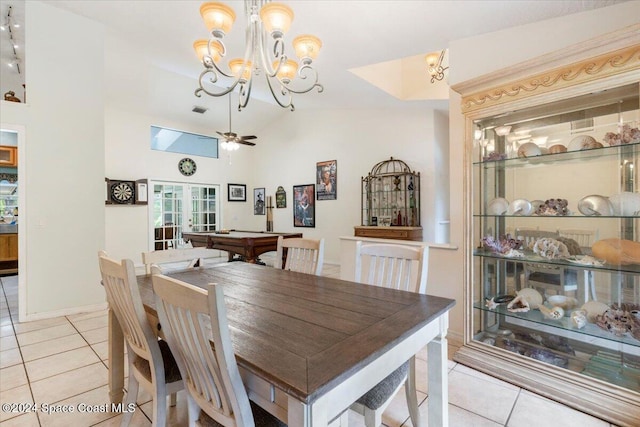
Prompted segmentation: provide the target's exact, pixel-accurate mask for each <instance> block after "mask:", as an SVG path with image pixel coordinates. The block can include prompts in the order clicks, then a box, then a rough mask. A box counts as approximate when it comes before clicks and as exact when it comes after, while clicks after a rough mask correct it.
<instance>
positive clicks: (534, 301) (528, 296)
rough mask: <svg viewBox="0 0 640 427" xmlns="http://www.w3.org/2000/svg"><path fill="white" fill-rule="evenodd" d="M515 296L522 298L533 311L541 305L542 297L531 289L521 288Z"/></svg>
mask: <svg viewBox="0 0 640 427" xmlns="http://www.w3.org/2000/svg"><path fill="white" fill-rule="evenodd" d="M516 295H518V296H519V297H522V298H524V299H525V300H526V301H527V302H528V303H529V306H530V307H531V308H532V309H533V310H535V309H536V308H538V307H539V306H540V305H542V295H541V294H540V292H538V291H536V290H535V289H533V288H522V289H520V290H519V291H517V292H516Z"/></svg>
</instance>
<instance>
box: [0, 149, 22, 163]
mask: <svg viewBox="0 0 640 427" xmlns="http://www.w3.org/2000/svg"><path fill="white" fill-rule="evenodd" d="M0 166H8V167H14V168H15V167H17V166H18V147H10V146H6V145H0Z"/></svg>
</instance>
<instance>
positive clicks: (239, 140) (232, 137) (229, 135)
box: [216, 95, 257, 145]
mask: <svg viewBox="0 0 640 427" xmlns="http://www.w3.org/2000/svg"><path fill="white" fill-rule="evenodd" d="M216 133H217V134H218V135H220V136H221V137H223V138H224V140H225V142H227V143H234V142H235V143H236V144H244V145H256V144H255V142H251V141H248V140H249V139H256V138H257V136H255V135H244V136H238V134H237V133H235V132H232V131H231V95H229V132H219V131H216Z"/></svg>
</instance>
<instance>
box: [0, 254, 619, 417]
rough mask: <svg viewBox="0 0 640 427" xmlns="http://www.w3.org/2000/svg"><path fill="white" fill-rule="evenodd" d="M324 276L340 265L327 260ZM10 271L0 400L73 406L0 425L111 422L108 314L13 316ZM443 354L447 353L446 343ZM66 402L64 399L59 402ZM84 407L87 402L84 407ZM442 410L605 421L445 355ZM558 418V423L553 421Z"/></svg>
mask: <svg viewBox="0 0 640 427" xmlns="http://www.w3.org/2000/svg"><path fill="white" fill-rule="evenodd" d="M324 270H325V271H324V274H325V275H327V276H334V277H337V276H338V275H339V268H338V267H336V266H331V265H327V266H326V267H325V269H324ZM17 282H18V280H17V276H5V277H1V278H0V283H1V285H2V287H1V290H0V291H1V292H0V402H1V403H3V404H5V403H25V402H39V403H40V404H44V403H46V404H49V409H50V410H54V409H60V408H72V409H73V412H57V413H52V414H45V413H43V412H38V413H33V412H29V413H22V414H19V413H14V412H5V411H0V425H2V426H3V427H9V426H29V427H31V426H46V427H48V426H74V427H75V426H80V427H82V426H117V425H119V424H120V419H121V417H122V415H119V414H118V413H113V412H109V411H102V409H104V408H103V407H101V405H106V404H107V403H108V393H107V364H106V363H107V361H106V360H107V357H108V355H107V354H108V353H107V314H106V311H104V310H102V311H96V312H91V313H82V314H77V315H73V316H64V317H58V318H54V319H47V320H40V321H33V322H28V323H19V322H18V321H17V317H18V316H17V311H18V309H17V308H18V285H17ZM424 353H425V352H423V353H421V354H419V355H418V356H419V357H418V374H419V377H420V378H422V380H421V381H419V383H418V390H419V396H418V397H419V398H420V399H421V405H420V408H421V412H422V416H423V417H426V411H427V405H426V404H425V402H426V400H427V395H426V391H427V390H426V380H425V379H426V361H425V355H424ZM449 353H450V354H453V351H452V349H450V352H449ZM182 393H184V392H180V393H179V394H178V405H177V406H176V407H174V408H171V409H170V414H169V417H170V425H172V426H186V425H187V424H188V423H187V412H186V405H185V398H184V396H183V395H182ZM65 405H67V406H65ZM138 405H139V406H138V408H137V410H136V412H135V414H134V416H133V421H132V423H131V425H133V426H150V425H151V421H150V417H151V403H150V397H149V396H148V395H146V394H145V393H144V392H142V391H141V392H140V395H139V398H138ZM84 408H89V409H92V410H91V411H88V410H86V409H84ZM449 417H450V425H451V426H452V427H458V426H460V427H468V426H487V427H490V426H509V427H525V426H530V427H534V426H535V427H537V426H547V425H553V426H558V425H562V426H564V427H571V426H580V427H591V426H593V427H596V426H597V427H611V425H610V424H609V423H608V422H605V421H602V420H600V419H597V418H594V417H592V416H590V415H587V414H584V413H582V412H578V411H575V410H573V409H571V408H568V407H566V406H563V405H560V404H558V403H556V402H553V401H551V400H548V399H546V398H544V397H541V396H538V395H536V394H533V393H531V392H528V391H526V390H523V389H520V388H519V387H516V386H514V385H511V384H509V383H506V382H503V381H500V380H497V379H495V378H492V377H490V376H487V375H485V374H483V373H480V372H478V371H474V370H473V369H470V368H468V367H465V366H463V365H460V364H457V363H455V362H453V361H450V362H449ZM408 418H409V415H408V409H407V406H406V402H405V399H404V392H401V393H399V394H398V395H397V397H396V399H395V400H394V402H393V403H392V404H391V406H390V407H389V408H388V410H387V412H386V413H385V415H384V418H383V422H384V424H385V425H386V426H389V427H399V426H406V427H411V421H410V420H409V419H408ZM558 420H561V421H560V424H559V423H558ZM349 424H350V425H351V426H356V427H363V426H364V423H363V420H362V417H360V416H359V415H357V414H355V413H353V412H350V416H349Z"/></svg>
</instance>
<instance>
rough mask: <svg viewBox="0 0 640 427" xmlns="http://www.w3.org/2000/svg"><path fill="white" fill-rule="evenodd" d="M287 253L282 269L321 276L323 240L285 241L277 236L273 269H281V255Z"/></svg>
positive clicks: (297, 239) (302, 239) (300, 239)
mask: <svg viewBox="0 0 640 427" xmlns="http://www.w3.org/2000/svg"><path fill="white" fill-rule="evenodd" d="M285 250H286V251H287V259H286V261H284V263H285V264H284V269H285V270H291V271H298V272H300V273H307V274H315V275H316V276H320V275H321V274H322V263H323V261H324V239H319V240H314V239H304V238H289V239H285V238H283V237H282V236H278V245H277V250H276V262H275V268H282V262H283V254H284V251H285Z"/></svg>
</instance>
